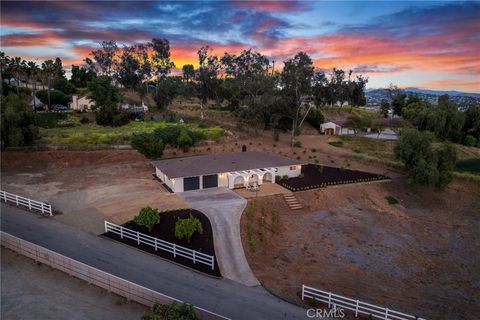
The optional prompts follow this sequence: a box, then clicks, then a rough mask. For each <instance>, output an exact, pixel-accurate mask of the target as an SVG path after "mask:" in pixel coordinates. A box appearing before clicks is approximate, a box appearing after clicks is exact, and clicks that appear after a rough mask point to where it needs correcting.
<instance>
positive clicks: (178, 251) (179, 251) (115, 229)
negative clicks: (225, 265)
mask: <svg viewBox="0 0 480 320" xmlns="http://www.w3.org/2000/svg"><path fill="white" fill-rule="evenodd" d="M105 232H112V233H115V234H117V235H119V236H120V238H122V239H123V238H127V239H131V240H134V241H136V242H137V244H138V245H140V244H141V243H143V244H146V245H147V246H151V247H153V248H155V251H157V250H163V251H167V252H170V253H171V254H173V257H177V256H179V257H184V258H187V259H190V260H192V261H193V263H194V264H195V263H202V264H206V265H207V266H210V267H211V268H212V270H213V269H214V268H215V260H214V259H215V258H214V257H213V256H211V255H208V254H205V253H201V252H198V251H195V250H192V249H189V248H185V247H182V246H179V245H177V244H175V243H171V242H168V241H164V240H161V239H157V238H155V237H151V236H149V235H146V234H143V233H140V232H138V231H134V230H131V229H128V228H125V227H122V226H119V225H116V224H114V223H111V222H108V221H105Z"/></svg>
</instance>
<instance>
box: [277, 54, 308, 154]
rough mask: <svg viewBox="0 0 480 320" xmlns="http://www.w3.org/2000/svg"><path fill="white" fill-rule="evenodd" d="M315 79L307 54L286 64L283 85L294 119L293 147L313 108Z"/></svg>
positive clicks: (283, 71) (299, 55) (300, 55)
mask: <svg viewBox="0 0 480 320" xmlns="http://www.w3.org/2000/svg"><path fill="white" fill-rule="evenodd" d="M313 78H314V67H313V61H312V59H311V58H310V57H309V56H308V54H306V53H305V52H299V53H297V54H296V55H295V57H294V58H293V59H289V60H287V61H285V62H284V66H283V70H282V73H281V85H282V91H283V97H284V99H285V100H286V101H287V105H288V107H289V109H290V114H291V117H292V147H293V145H294V144H295V135H296V134H297V130H298V129H299V128H300V126H301V125H302V123H303V121H304V120H305V118H306V117H307V116H308V113H309V111H310V110H311V109H312V107H313V96H312V83H313ZM300 117H302V119H300Z"/></svg>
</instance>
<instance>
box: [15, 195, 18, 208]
mask: <svg viewBox="0 0 480 320" xmlns="http://www.w3.org/2000/svg"><path fill="white" fill-rule="evenodd" d="M15 202H16V203H17V207H18V196H17V195H15Z"/></svg>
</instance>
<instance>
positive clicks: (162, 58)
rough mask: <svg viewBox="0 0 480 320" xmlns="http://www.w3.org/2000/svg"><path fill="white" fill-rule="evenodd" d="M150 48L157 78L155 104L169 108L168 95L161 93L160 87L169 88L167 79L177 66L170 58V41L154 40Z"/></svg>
mask: <svg viewBox="0 0 480 320" xmlns="http://www.w3.org/2000/svg"><path fill="white" fill-rule="evenodd" d="M150 46H151V48H152V50H153V54H152V58H151V60H152V68H153V74H154V75H155V77H156V86H155V102H156V103H157V106H158V107H160V108H161V107H163V106H168V104H169V103H170V101H166V100H165V99H167V95H164V94H163V93H164V92H161V91H160V90H159V89H160V86H161V85H162V84H163V85H165V86H167V85H168V84H167V83H166V81H167V77H168V75H169V74H170V72H171V69H172V68H174V67H175V64H174V63H173V61H172V60H171V57H170V41H168V39H157V38H154V39H152V42H151V43H150Z"/></svg>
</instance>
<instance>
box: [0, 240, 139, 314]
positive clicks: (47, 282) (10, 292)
mask: <svg viewBox="0 0 480 320" xmlns="http://www.w3.org/2000/svg"><path fill="white" fill-rule="evenodd" d="M1 254H2V262H1V270H2V277H1V278H2V281H1V283H2V295H1V300H2V308H1V313H0V318H2V319H4V320H13V319H22V320H26V319H32V320H33V319H42V320H47V319H52V320H56V319H79V320H80V319H92V320H93V319H98V320H100V319H132V320H138V319H140V318H141V316H142V315H143V314H145V313H147V312H148V308H147V307H145V306H142V305H140V304H138V303H135V302H131V301H127V300H126V299H125V298H122V297H120V296H118V295H116V294H113V293H108V292H107V291H105V290H103V289H100V288H98V287H96V286H92V285H89V284H88V283H86V282H85V281H83V280H80V279H77V278H74V277H70V276H69V275H67V274H65V273H63V272H60V271H58V270H54V269H52V268H50V267H48V266H45V265H43V264H39V263H36V262H35V261H33V260H32V259H29V258H27V257H24V256H22V255H19V254H17V253H15V252H13V251H11V250H8V249H4V248H2V251H1Z"/></svg>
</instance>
